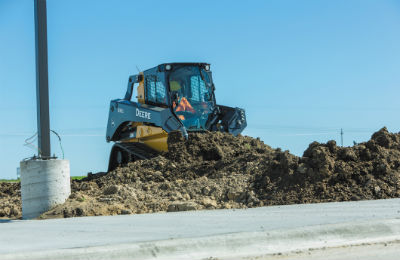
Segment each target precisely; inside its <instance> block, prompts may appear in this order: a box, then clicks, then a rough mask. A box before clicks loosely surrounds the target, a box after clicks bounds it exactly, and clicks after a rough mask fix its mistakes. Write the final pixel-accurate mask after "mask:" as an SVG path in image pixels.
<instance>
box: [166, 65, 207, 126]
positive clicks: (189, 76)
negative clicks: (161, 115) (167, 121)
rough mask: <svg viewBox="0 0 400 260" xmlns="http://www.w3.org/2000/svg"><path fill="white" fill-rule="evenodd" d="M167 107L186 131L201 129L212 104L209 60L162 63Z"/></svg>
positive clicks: (204, 124)
mask: <svg viewBox="0 0 400 260" xmlns="http://www.w3.org/2000/svg"><path fill="white" fill-rule="evenodd" d="M164 68H165V69H166V71H167V72H168V73H167V81H168V85H169V94H170V102H171V108H172V110H173V112H174V113H175V114H176V115H177V117H178V118H179V119H180V120H181V121H182V123H183V124H184V125H185V127H186V129H187V130H188V131H191V130H192V131H196V130H205V129H206V123H207V120H208V118H209V116H210V114H211V113H212V112H213V110H214V107H215V97H214V86H213V83H212V77H211V72H210V65H209V64H204V63H202V64H179V63H178V64H166V65H164Z"/></svg>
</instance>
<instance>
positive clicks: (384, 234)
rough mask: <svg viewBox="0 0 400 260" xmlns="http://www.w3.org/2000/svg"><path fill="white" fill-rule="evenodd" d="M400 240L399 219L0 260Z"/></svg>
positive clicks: (258, 251) (195, 253)
mask: <svg viewBox="0 0 400 260" xmlns="http://www.w3.org/2000/svg"><path fill="white" fill-rule="evenodd" d="M399 239H400V219H384V220H373V221H363V222H357V223H354V222H353V223H340V224H329V225H316V226H308V227H303V228H295V229H287V230H274V231H265V232H241V233H232V234H223V235H216V236H210V237H200V238H181V239H169V240H161V241H150V242H139V243H130V244H119V245H103V246H96V247H88V248H66V249H55V250H48V251H39V252H21V253H17V252H16V253H12V254H3V255H1V254H0V259H3V260H9V259H205V258H209V257H215V258H219V259H220V258H232V257H234V258H235V259H237V258H240V257H256V256H261V255H269V254H276V253H289V252H293V251H304V250H308V249H318V248H328V247H339V246H346V245H358V244H363V243H379V242H389V241H394V240H399Z"/></svg>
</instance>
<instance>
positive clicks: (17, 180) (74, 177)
mask: <svg viewBox="0 0 400 260" xmlns="http://www.w3.org/2000/svg"><path fill="white" fill-rule="evenodd" d="M83 178H86V176H72V177H71V179H72V180H82V179H83ZM0 182H20V179H14V180H13V179H11V180H8V179H0Z"/></svg>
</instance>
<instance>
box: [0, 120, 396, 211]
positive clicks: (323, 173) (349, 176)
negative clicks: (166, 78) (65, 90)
mask: <svg viewBox="0 0 400 260" xmlns="http://www.w3.org/2000/svg"><path fill="white" fill-rule="evenodd" d="M168 146H169V152H168V153H165V154H163V155H160V156H158V157H156V158H153V159H151V160H146V161H136V162H133V163H129V165H126V166H125V167H121V168H118V169H116V170H115V171H112V172H109V173H108V174H105V173H99V174H89V175H88V177H87V178H85V179H83V180H80V181H73V183H72V195H71V196H70V198H69V199H68V200H67V201H66V203H64V204H63V205H60V206H57V207H56V208H54V209H53V210H51V211H49V212H47V213H45V214H44V215H43V216H42V217H43V218H52V217H73V216H92V215H114V214H134V213H147V212H158V211H181V210H197V209H216V208H247V207H259V206H265V205H284V204H297V203H316V202H329V201H349V200H369V199H384V198H398V197H400V133H398V134H393V133H389V132H388V131H387V129H386V128H382V129H381V130H379V131H378V132H376V133H374V134H373V135H372V137H371V140H369V141H368V142H365V143H360V144H357V145H355V146H353V147H339V146H337V145H336V142H335V141H329V142H328V143H326V144H320V143H317V142H313V143H311V144H310V145H309V147H308V148H307V150H306V151H305V152H304V154H303V156H302V157H297V156H295V155H292V154H290V153H289V152H288V151H282V150H280V149H279V148H278V149H272V148H271V147H269V146H268V145H265V144H264V143H263V142H262V141H260V140H259V139H254V138H251V137H247V136H239V137H234V136H232V135H230V134H225V133H217V132H214V133H202V134H201V133H196V134H191V135H190V137H189V140H188V141H184V139H183V138H182V136H181V135H180V133H172V134H170V135H169V139H168ZM0 185H1V186H0V187H1V189H0V197H1V198H2V199H1V200H0V202H1V204H0V217H2V216H3V217H10V218H16V217H19V216H20V199H19V193H18V192H15V190H18V188H19V187H18V186H17V185H18V184H12V183H2V184H0ZM10 189H12V190H14V191H13V193H11V192H10ZM3 197H6V198H9V199H8V200H7V201H10V203H6V202H4V201H6V200H4V198H3ZM11 201H14V203H11Z"/></svg>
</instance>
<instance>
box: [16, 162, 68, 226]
mask: <svg viewBox="0 0 400 260" xmlns="http://www.w3.org/2000/svg"><path fill="white" fill-rule="evenodd" d="M20 166H21V199H22V218H23V219H31V218H36V217H38V216H40V214H42V213H44V212H46V211H48V210H50V209H51V208H52V207H54V206H56V205H58V204H62V203H64V202H65V200H66V199H67V198H68V196H69V195H70V194H71V181H70V169H69V161H68V160H57V159H50V160H40V159H39V160H27V161H22V162H21V164H20Z"/></svg>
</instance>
